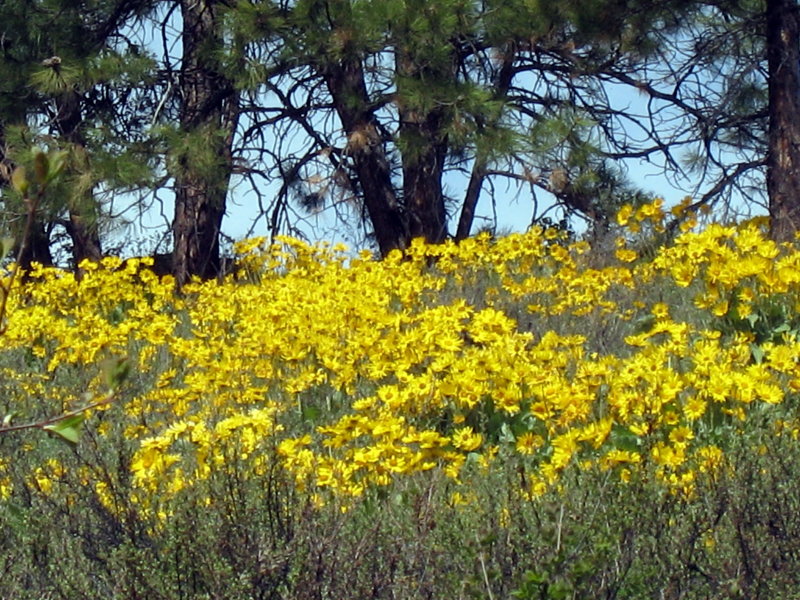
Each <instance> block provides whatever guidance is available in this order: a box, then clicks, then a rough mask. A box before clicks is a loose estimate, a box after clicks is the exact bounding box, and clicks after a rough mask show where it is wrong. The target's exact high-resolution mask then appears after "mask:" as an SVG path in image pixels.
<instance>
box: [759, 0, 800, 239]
mask: <svg viewBox="0 0 800 600" xmlns="http://www.w3.org/2000/svg"><path fill="white" fill-rule="evenodd" d="M766 11H767V12H766V17H767V19H766V20H767V62H768V68H769V146H768V150H767V192H768V194H769V213H770V217H771V222H772V237H773V238H774V239H775V240H776V241H787V240H792V239H794V235H795V233H797V232H798V231H799V230H800V17H799V16H798V7H797V3H796V2H795V0H767V5H766Z"/></svg>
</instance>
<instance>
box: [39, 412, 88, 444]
mask: <svg viewBox="0 0 800 600" xmlns="http://www.w3.org/2000/svg"><path fill="white" fill-rule="evenodd" d="M85 418H86V417H85V416H84V415H82V414H81V415H72V416H69V417H66V418H65V419H61V420H60V421H57V422H55V423H53V424H51V425H45V426H44V427H43V428H42V429H44V430H46V431H51V432H53V433H55V434H56V435H58V436H60V437H61V438H62V439H64V440H66V441H68V442H69V443H71V444H77V443H78V433H79V430H80V425H81V423H83V421H84V419H85Z"/></svg>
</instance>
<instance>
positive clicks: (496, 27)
mask: <svg viewBox="0 0 800 600" xmlns="http://www.w3.org/2000/svg"><path fill="white" fill-rule="evenodd" d="M776 15H777V17H776ZM0 23H2V25H0V28H1V29H2V32H0V34H1V35H0V39H1V40H2V41H1V42H0V152H1V153H2V154H0V159H2V165H3V169H2V171H0V189H1V190H2V191H0V194H2V195H1V196H0V199H1V200H2V206H3V215H4V224H5V226H6V228H7V229H9V230H10V231H11V232H12V233H13V232H16V233H17V234H19V233H20V224H21V223H22V221H23V220H24V219H23V214H24V210H23V209H22V206H21V204H20V202H21V198H20V197H19V196H18V195H17V194H15V192H14V191H13V189H12V187H11V186H10V185H8V183H9V181H10V173H11V172H12V171H13V169H14V168H15V167H16V166H24V165H26V164H29V163H30V161H31V160H32V157H33V156H34V154H35V150H36V149H37V148H45V149H66V150H69V152H70V157H71V158H70V161H69V166H68V168H67V169H65V175H64V177H63V178H62V181H61V182H60V185H58V186H53V187H52V188H50V189H48V194H47V198H46V201H45V202H43V203H42V205H41V206H40V207H39V209H38V211H37V215H36V223H35V227H33V228H32V230H31V232H30V234H29V236H28V238H29V239H28V240H26V241H25V243H24V244H23V245H24V249H25V250H26V253H23V258H24V262H27V263H30V262H31V261H34V260H35V261H40V262H51V261H52V260H53V248H55V247H62V248H68V249H69V251H70V254H69V256H70V259H71V262H72V264H73V265H77V264H78V263H79V262H80V261H81V260H82V259H84V258H98V257H99V256H101V255H103V254H105V253H108V252H115V251H119V249H120V248H119V247H114V241H113V240H114V239H119V234H118V232H119V231H120V230H121V229H122V228H124V226H125V223H126V222H127V221H130V220H131V218H132V217H133V216H135V215H136V214H141V213H143V212H146V211H147V210H150V211H153V210H157V208H154V206H156V207H157V206H158V203H159V202H163V201H164V199H165V198H168V199H169V200H170V204H171V205H172V207H173V208H172V213H171V214H169V215H167V219H166V221H167V222H166V223H165V225H164V227H163V229H162V230H161V231H160V232H159V233H160V236H161V242H160V245H159V246H158V247H156V248H153V250H154V251H160V252H168V253H171V256H172V260H171V268H172V270H173V272H174V274H175V275H176V277H177V279H178V281H179V282H185V281H187V280H188V278H189V277H190V276H192V275H198V276H201V277H213V276H214V275H215V274H217V273H218V272H219V271H220V269H221V260H220V253H221V236H222V235H223V231H224V218H225V216H226V214H227V215H228V216H229V217H235V216H236V215H235V210H234V208H233V207H232V204H231V199H232V198H235V197H238V198H248V201H252V202H254V203H257V204H258V210H257V213H258V218H259V220H258V222H257V223H255V224H254V227H253V229H252V231H253V232H259V233H262V232H266V233H269V234H275V233H279V232H288V233H295V234H296V233H302V232H303V227H304V226H303V220H304V218H305V217H307V215H309V214H314V213H318V212H320V211H324V212H327V213H330V214H331V215H332V218H333V220H334V221H335V223H336V224H337V225H336V226H337V227H341V228H349V230H350V231H355V232H356V234H355V235H354V238H355V239H354V240H353V241H354V242H356V243H359V244H363V245H366V246H368V247H373V248H375V249H377V250H378V251H379V252H380V253H382V254H386V253H388V252H389V251H391V250H393V249H401V250H402V249H404V248H406V247H407V246H408V244H409V243H410V241H411V240H412V239H413V238H415V237H423V238H425V239H426V240H427V241H429V242H440V241H443V240H445V239H447V238H455V239H463V238H465V237H467V236H469V235H471V234H472V233H474V232H475V231H476V230H477V229H479V228H480V227H481V226H482V224H481V223H480V222H476V218H477V217H478V216H479V215H480V214H481V212H482V211H483V212H485V211H486V207H487V206H488V207H492V208H494V205H495V203H497V202H501V201H502V198H501V196H509V195H510V196H513V197H516V198H517V199H518V201H520V202H523V201H524V202H527V203H529V204H530V209H529V212H530V215H531V222H535V221H536V220H540V219H543V218H550V219H552V220H556V221H557V220H561V219H575V218H578V219H582V220H584V221H585V222H586V223H587V224H588V226H589V228H590V229H594V230H602V229H603V228H605V227H606V224H607V221H608V218H609V215H611V214H612V213H613V212H614V211H615V210H616V208H618V207H619V206H620V205H621V204H624V203H629V202H633V203H636V202H640V201H642V200H644V199H645V197H646V194H645V193H644V192H643V191H642V190H638V189H636V188H635V187H634V186H632V185H631V184H630V182H629V181H627V178H626V164H628V163H626V162H625V161H635V160H643V161H649V162H651V163H653V164H654V165H658V166H659V167H660V168H661V169H663V171H664V173H665V175H667V176H668V177H670V178H672V179H673V181H675V183H676V184H677V185H679V186H681V187H684V188H687V189H688V191H690V192H691V193H692V194H693V196H694V199H695V203H696V204H714V203H717V204H718V205H720V206H730V204H731V201H732V199H734V198H738V199H739V200H741V201H744V202H745V203H749V205H751V206H753V205H758V204H762V205H769V206H770V208H771V213H772V215H773V220H774V222H776V223H781V227H778V228H777V229H776V231H777V232H778V235H779V237H782V238H784V239H788V237H789V236H790V234H791V233H793V232H794V230H795V229H796V228H797V225H796V223H797V222H798V221H800V211H798V210H797V208H796V202H797V201H796V200H795V199H796V198H797V195H796V194H793V192H792V191H791V189H789V188H785V185H784V188H785V189H784V188H781V189H782V190H783V191H781V189H779V187H778V185H777V183H775V182H778V181H781V182H784V183H785V182H787V181H788V182H792V181H793V179H792V178H791V177H790V176H789V175H791V174H792V172H793V171H797V169H794V167H793V166H792V165H793V164H794V163H793V162H792V161H789V162H787V160H785V159H786V157H787V156H789V154H787V152H788V151H789V150H791V149H792V148H793V147H794V146H793V144H792V143H789V142H788V140H791V139H792V136H793V135H794V134H793V127H791V126H790V125H792V123H793V121H794V119H795V118H796V115H797V114H798V112H797V110H795V109H796V108H797V107H796V103H797V96H798V94H797V85H798V84H797V78H796V75H794V74H793V73H795V72H796V69H788V68H787V67H786V66H785V65H786V64H791V60H792V59H791V57H792V56H795V55H796V53H797V52H798V42H797V36H796V29H797V27H796V25H797V6H796V3H795V2H794V0H780V1H779V0H769V1H768V2H766V4H764V3H762V2H755V1H752V0H714V1H704V2H699V1H692V0H646V1H644V2H641V1H633V0H591V1H588V2H587V1H585V0H583V1H578V0H563V1H562V2H559V3H552V2H545V1H539V0H483V1H481V2H477V1H475V0H436V1H434V0H277V1H276V0H239V1H236V2H230V1H227V2H224V1H218V0H204V1H201V2H194V1H192V2H190V1H188V0H181V1H177V0H169V1H168V0H84V1H83V2H78V3H74V2H66V1H64V0H15V1H10V2H5V3H4V4H3V5H2V6H1V7H0ZM792 24H794V25H792ZM792 27H794V29H792ZM787 32H788V33H787ZM793 32H794V33H793ZM787 36H788V37H787ZM792 36H794V37H792ZM781 40H783V42H781ZM786 40H789V41H788V42H786ZM780 43H783V45H782V46H780ZM787 57H788V59H787ZM783 59H787V60H783ZM797 62H798V61H797V60H795V61H794V63H793V64H795V65H796V63H797ZM793 77H794V79H793ZM793 92H794V95H792V94H793ZM776 102H777V103H778V104H776ZM795 139H796V138H795ZM787 144H788V145H787ZM781 148H783V151H781V150H780V149H781ZM781 152H783V153H782V154H781ZM781 157H783V158H781ZM768 165H769V169H768V168H767V166H768ZM768 172H769V173H770V175H769V177H767V173H768ZM770 182H772V183H770ZM768 183H769V185H767V184H768ZM506 188H509V189H511V190H512V191H511V193H510V194H506V193H503V192H501V191H500V190H505V189H506ZM787 189H789V191H787ZM161 210H162V211H164V210H169V209H168V208H165V207H164V206H162V208H161ZM784 225H786V228H785V230H784V227H783V226H784ZM115 232H116V237H115V235H114V234H115ZM787 232H789V233H787ZM127 241H128V243H129V244H131V242H132V240H130V238H128V240H127ZM131 245H134V244H131Z"/></svg>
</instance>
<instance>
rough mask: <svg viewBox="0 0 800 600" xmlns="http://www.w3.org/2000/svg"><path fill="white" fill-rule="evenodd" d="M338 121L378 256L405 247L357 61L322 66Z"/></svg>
mask: <svg viewBox="0 0 800 600" xmlns="http://www.w3.org/2000/svg"><path fill="white" fill-rule="evenodd" d="M322 71H323V75H324V77H325V82H326V84H327V86H328V90H329V92H330V94H331V97H332V98H333V104H334V107H335V108H336V113H337V114H338V115H339V120H340V121H341V122H342V126H343V128H344V131H345V134H346V135H347V139H348V145H347V151H348V154H349V155H350V157H351V158H352V161H353V166H354V169H355V173H356V177H357V178H358V183H359V185H360V186H361V191H362V193H363V194H364V204H365V206H366V208H367V214H368V215H369V220H370V223H372V228H373V230H374V232H375V239H376V241H377V242H378V248H379V250H380V253H381V255H382V256H386V255H387V254H388V253H389V252H391V251H392V250H394V249H400V250H402V249H404V248H406V247H407V246H408V241H409V232H408V226H407V224H406V221H405V217H404V214H403V211H402V209H401V207H400V205H399V203H398V200H397V195H396V193H395V190H394V186H393V185H392V172H391V168H390V166H389V161H388V160H387V158H386V152H385V150H384V148H383V140H382V139H381V136H380V133H379V130H378V124H377V122H376V120H375V117H374V115H373V114H372V113H371V112H370V110H369V108H368V106H369V96H368V95H367V88H366V84H365V82H364V70H363V68H362V65H361V62H360V61H359V60H357V59H354V58H346V59H343V60H341V61H339V62H336V63H328V64H326V65H324V66H323V67H322Z"/></svg>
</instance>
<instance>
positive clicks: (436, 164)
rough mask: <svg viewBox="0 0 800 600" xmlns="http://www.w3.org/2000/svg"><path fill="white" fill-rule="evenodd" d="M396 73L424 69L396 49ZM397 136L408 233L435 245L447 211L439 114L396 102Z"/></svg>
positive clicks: (444, 230)
mask: <svg viewBox="0 0 800 600" xmlns="http://www.w3.org/2000/svg"><path fill="white" fill-rule="evenodd" d="M396 57H397V58H396V62H397V66H396V68H397V73H398V75H399V76H402V77H407V78H420V77H421V76H422V75H423V74H424V73H425V69H423V68H420V67H419V66H418V65H416V64H415V62H414V59H413V57H412V56H409V55H407V54H406V52H405V51H404V50H403V49H397V50H396ZM398 117H399V122H400V128H399V132H398V133H399V135H400V138H401V139H403V140H404V142H405V145H406V150H405V151H404V152H403V206H404V207H405V210H406V213H407V215H408V216H407V219H408V227H409V234H410V236H411V237H412V238H417V237H421V238H423V239H424V240H425V241H426V242H428V243H431V244H438V243H441V242H443V241H444V240H445V238H446V237H447V212H446V210H445V204H444V194H443V193H442V174H443V172H444V160H445V157H446V156H447V141H446V139H445V136H444V135H443V133H442V120H443V115H442V114H441V109H437V108H434V109H432V110H430V111H428V112H422V111H420V110H418V109H416V108H414V107H407V106H405V105H404V104H403V103H402V102H399V103H398Z"/></svg>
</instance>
